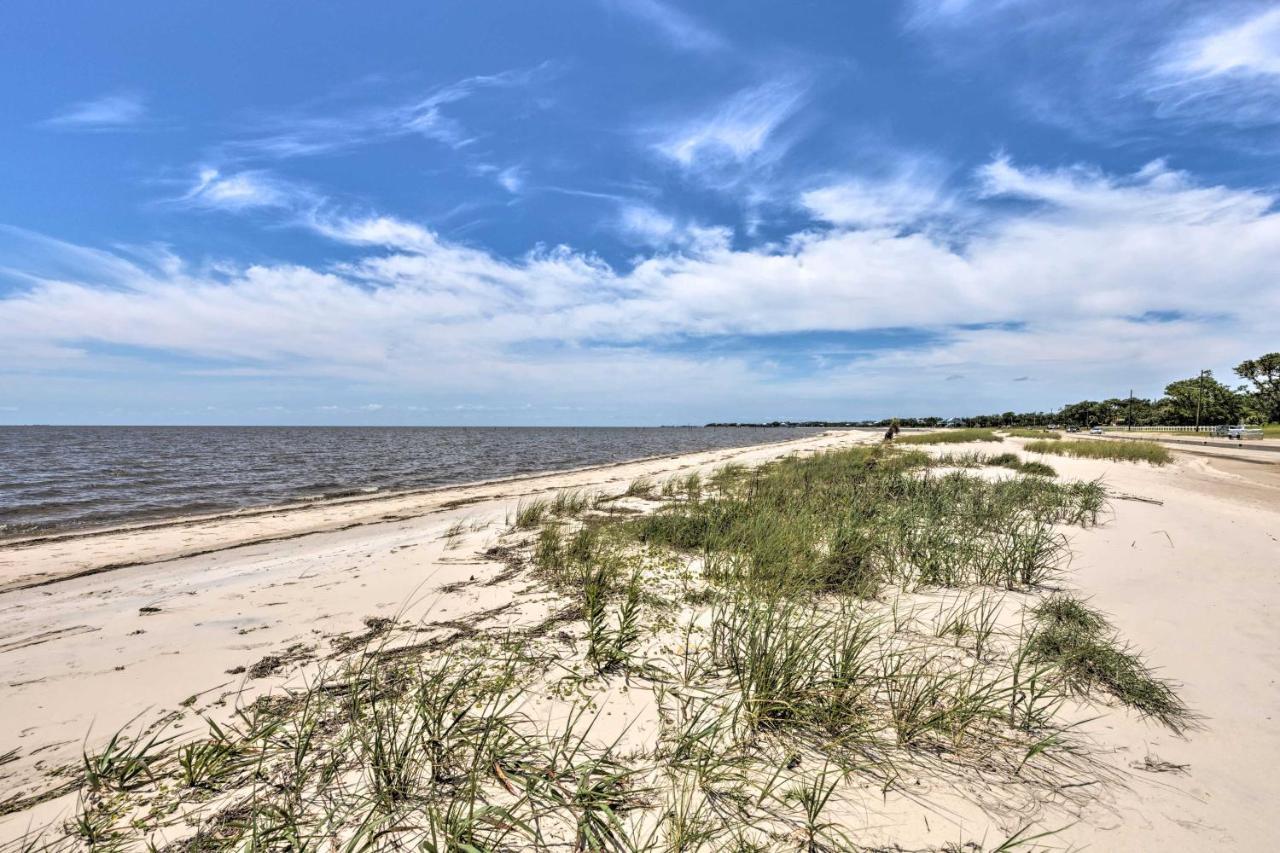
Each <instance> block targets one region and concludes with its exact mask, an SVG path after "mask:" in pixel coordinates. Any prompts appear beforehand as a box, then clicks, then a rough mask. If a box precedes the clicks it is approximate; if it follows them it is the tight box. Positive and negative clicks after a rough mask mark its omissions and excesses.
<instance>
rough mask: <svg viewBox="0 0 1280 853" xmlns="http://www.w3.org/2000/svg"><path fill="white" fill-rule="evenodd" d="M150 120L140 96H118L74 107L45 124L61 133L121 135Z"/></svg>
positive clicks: (128, 93) (127, 93)
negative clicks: (98, 132) (116, 133)
mask: <svg viewBox="0 0 1280 853" xmlns="http://www.w3.org/2000/svg"><path fill="white" fill-rule="evenodd" d="M147 118H148V112H147V104H146V101H145V100H144V99H143V97H142V96H141V95H139V94H137V93H134V92H116V93H113V94H107V95H102V96H100V97H97V98H92V99H90V100H87V101H80V102H78V103H75V104H71V105H70V106H69V107H67V108H66V109H65V110H63V111H62V112H60V113H58V114H57V115H55V116H52V117H50V118H48V119H46V120H45V121H44V122H43V123H42V124H43V125H44V126H45V127H49V128H54V129H58V130H79V131H119V130H128V129H131V128H135V127H137V126H139V125H141V124H143V123H144V122H145V121H146V120H147Z"/></svg>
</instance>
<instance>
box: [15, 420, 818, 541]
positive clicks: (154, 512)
mask: <svg viewBox="0 0 1280 853" xmlns="http://www.w3.org/2000/svg"><path fill="white" fill-rule="evenodd" d="M818 432H821V430H820V429H806V428H771V429H756V428H734V427H706V428H701V427H655V428H633V427H627V428H621V427H599V428H595V427H592V428H581V427H3V426H0V538H3V537H12V536H19V535H26V534H31V533H38V532H46V531H51V530H61V529H68V528H80V527H90V526H100V525H109V524H116V523H120V522H127V521H133V520H137V519H144V518H155V517H164V516H173V515H186V514H190V513H199V512H210V511H215V510H227V509H235V508H239V507H248V506H262V505H266V504H275V503H283V502H287V501H294V500H300V499H309V498H318V497H332V496H337V495H343V494H350V493H358V492H374V491H394V490H399V489H410V488H418V487H423V486H439V485H445V484H451V483H466V482H472V481H475V480H486V479H492V478H495V477H506V476H511V475H514V474H526V473H532V472H536V471H552V470H556V469H561V468H575V467H579V466H583V465H596V464H602V463H607V462H618V461H622V460H626V459H638V458H640V457H644V456H658V455H664V454H670V453H684V452H689V451H698V450H711V449H715V448H722V447H743V446H747V445H752V444H763V443H768V442H774V441H783V440H785V439H789V438H799V437H801V436H806V435H814V434H816V433H818Z"/></svg>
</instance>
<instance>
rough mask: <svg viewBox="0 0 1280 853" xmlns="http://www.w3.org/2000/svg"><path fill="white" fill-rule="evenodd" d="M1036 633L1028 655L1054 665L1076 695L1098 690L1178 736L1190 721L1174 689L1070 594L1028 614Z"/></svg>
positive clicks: (1055, 596)
mask: <svg viewBox="0 0 1280 853" xmlns="http://www.w3.org/2000/svg"><path fill="white" fill-rule="evenodd" d="M1032 612H1033V613H1034V615H1035V619H1036V633H1035V635H1034V636H1033V637H1032V639H1031V642H1030V652H1031V654H1032V656H1033V658H1035V659H1036V660H1039V661H1043V662H1050V663H1053V664H1055V665H1056V666H1057V667H1058V668H1059V669H1060V671H1061V672H1062V675H1063V678H1064V680H1065V682H1066V683H1067V685H1068V686H1069V687H1070V688H1071V689H1073V690H1075V691H1077V692H1080V693H1087V692H1089V691H1090V690H1092V689H1095V688H1097V689H1101V690H1103V691H1105V692H1106V693H1108V694H1110V695H1111V696H1113V697H1114V698H1116V699H1118V700H1119V701H1121V702H1123V703H1124V704H1125V705H1128V706H1129V707H1131V708H1133V709H1134V710H1136V711H1138V713H1140V714H1142V715H1144V716H1148V717H1152V718H1154V719H1156V720H1159V721H1160V722H1161V723H1163V724H1164V725H1166V726H1168V727H1169V728H1170V729H1172V730H1174V731H1176V732H1181V731H1183V730H1185V729H1186V728H1187V727H1188V726H1189V725H1190V724H1191V722H1192V717H1191V713H1190V711H1189V710H1188V709H1187V706H1186V705H1185V704H1183V702H1182V700H1181V699H1179V698H1178V695H1177V693H1176V692H1175V690H1174V687H1173V685H1172V684H1171V683H1170V682H1168V681H1165V680H1164V679H1161V678H1157V677H1156V676H1155V675H1154V674H1153V673H1152V671H1151V669H1150V668H1149V667H1147V665H1146V664H1145V663H1144V662H1143V660H1142V656H1141V655H1140V654H1139V653H1137V652H1135V651H1133V650H1132V649H1131V648H1129V647H1128V646H1126V645H1124V644H1123V643H1122V642H1121V641H1120V639H1119V638H1118V636H1117V634H1116V631H1115V630H1114V629H1113V628H1112V627H1111V624H1110V623H1109V622H1108V621H1107V619H1106V617H1105V616H1103V615H1102V614H1101V613H1099V612H1098V611H1096V610H1093V609H1092V608H1090V607H1089V606H1088V605H1086V604H1085V603H1084V602H1082V601H1080V600H1079V599H1077V598H1073V597H1071V596H1069V595H1065V594H1059V595H1054V596H1052V597H1050V598H1048V599H1045V600H1044V601H1042V602H1041V603H1040V604H1038V605H1036V607H1035V608H1034V609H1033V611H1032Z"/></svg>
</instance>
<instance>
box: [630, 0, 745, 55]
mask: <svg viewBox="0 0 1280 853" xmlns="http://www.w3.org/2000/svg"><path fill="white" fill-rule="evenodd" d="M609 5H610V6H612V7H614V8H616V9H620V10H622V11H623V12H626V13H627V14H629V15H632V16H634V17H636V18H638V19H640V20H642V21H644V22H645V23H648V24H651V25H652V26H653V27H654V28H655V29H657V30H658V31H659V32H660V33H662V35H663V36H665V37H666V39H667V40H668V41H669V42H670V43H671V44H673V45H675V46H676V47H678V48H681V49H683V50H692V51H700V52H706V51H717V50H723V49H725V48H726V47H727V46H728V45H727V43H726V42H725V40H724V39H723V38H722V37H721V36H720V35H719V34H717V33H715V32H713V31H712V30H710V29H709V28H707V27H706V26H704V25H703V24H701V23H699V22H698V21H697V20H695V19H694V18H693V17H692V16H691V15H688V14H686V13H684V12H682V11H680V10H679V9H677V8H675V7H674V6H671V5H670V4H668V3H663V2H661V0H610V2H609Z"/></svg>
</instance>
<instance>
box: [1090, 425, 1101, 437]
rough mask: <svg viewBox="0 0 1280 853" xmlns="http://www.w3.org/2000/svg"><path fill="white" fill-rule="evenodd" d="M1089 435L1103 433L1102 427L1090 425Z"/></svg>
mask: <svg viewBox="0 0 1280 853" xmlns="http://www.w3.org/2000/svg"><path fill="white" fill-rule="evenodd" d="M1089 435H1102V427H1100V426H1096V427H1089Z"/></svg>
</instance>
